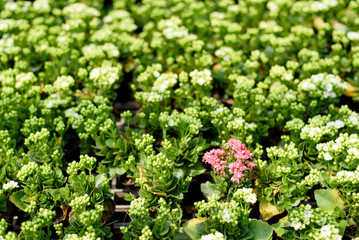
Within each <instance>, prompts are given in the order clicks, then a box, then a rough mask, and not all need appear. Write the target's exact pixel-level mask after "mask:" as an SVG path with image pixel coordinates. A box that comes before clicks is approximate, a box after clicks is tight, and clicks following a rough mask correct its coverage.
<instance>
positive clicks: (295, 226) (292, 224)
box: [290, 220, 302, 230]
mask: <svg viewBox="0 0 359 240" xmlns="http://www.w3.org/2000/svg"><path fill="white" fill-rule="evenodd" d="M290 226H291V227H293V228H294V229H295V230H298V229H299V228H300V227H301V226H302V224H301V223H300V222H298V221H297V220H294V221H293V222H291V224H290Z"/></svg>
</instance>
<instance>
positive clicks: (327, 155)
mask: <svg viewBox="0 0 359 240" xmlns="http://www.w3.org/2000/svg"><path fill="white" fill-rule="evenodd" d="M323 157H324V159H325V160H327V161H330V160H333V157H332V156H331V155H330V154H329V153H324V155H323Z"/></svg>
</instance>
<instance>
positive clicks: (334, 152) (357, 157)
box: [316, 133, 359, 166]
mask: <svg viewBox="0 0 359 240" xmlns="http://www.w3.org/2000/svg"><path fill="white" fill-rule="evenodd" d="M316 147H317V150H318V152H319V155H318V157H319V158H321V159H324V160H326V161H330V160H333V158H339V157H340V158H341V159H343V161H344V162H346V163H347V164H350V165H354V166H356V165H357V164H356V163H357V162H358V161H359V149H358V148H359V137H358V135H357V134H351V135H348V133H341V134H340V135H339V137H338V138H337V139H336V140H335V141H333V140H332V141H329V142H326V143H320V144H317V146H316ZM351 163H352V164H351Z"/></svg>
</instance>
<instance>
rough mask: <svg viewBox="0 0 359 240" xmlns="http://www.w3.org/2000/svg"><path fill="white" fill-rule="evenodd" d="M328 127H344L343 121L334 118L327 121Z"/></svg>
mask: <svg viewBox="0 0 359 240" xmlns="http://www.w3.org/2000/svg"><path fill="white" fill-rule="evenodd" d="M327 126H328V127H334V128H336V129H341V128H343V127H345V123H344V122H343V121H342V120H335V121H331V122H328V123H327Z"/></svg>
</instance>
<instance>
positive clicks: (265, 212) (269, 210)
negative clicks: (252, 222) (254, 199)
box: [259, 199, 284, 221]
mask: <svg viewBox="0 0 359 240" xmlns="http://www.w3.org/2000/svg"><path fill="white" fill-rule="evenodd" d="M259 212H260V213H261V215H262V218H263V220H264V221H268V220H269V219H271V218H272V217H274V216H276V215H279V214H281V213H283V212H284V209H283V210H278V209H277V207H276V206H275V205H273V204H271V203H270V202H268V201H267V200H265V199H262V200H261V201H260V202H259Z"/></svg>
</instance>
